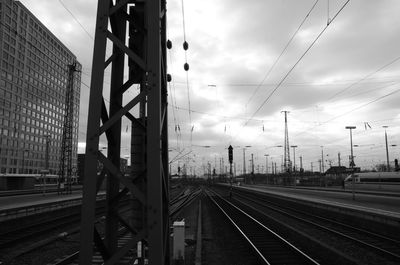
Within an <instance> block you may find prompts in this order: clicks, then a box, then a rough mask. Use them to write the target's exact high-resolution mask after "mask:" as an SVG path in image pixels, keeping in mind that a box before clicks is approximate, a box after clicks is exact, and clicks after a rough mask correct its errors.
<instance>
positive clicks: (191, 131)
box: [181, 0, 194, 145]
mask: <svg viewBox="0 0 400 265" xmlns="http://www.w3.org/2000/svg"><path fill="white" fill-rule="evenodd" d="M181 6H182V28H183V49H184V51H185V64H184V69H185V71H186V89H187V99H188V109H189V110H188V112H189V124H190V127H191V128H190V145H191V144H192V140H193V138H192V137H193V129H194V125H193V124H192V114H191V104H190V86H189V73H188V72H189V64H188V62H187V50H188V48H189V45H188V43H187V41H186V23H185V7H184V1H183V0H181Z"/></svg>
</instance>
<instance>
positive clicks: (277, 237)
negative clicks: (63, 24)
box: [207, 191, 319, 264]
mask: <svg viewBox="0 0 400 265" xmlns="http://www.w3.org/2000/svg"><path fill="white" fill-rule="evenodd" d="M211 192H212V193H213V194H214V195H215V196H217V197H218V198H219V199H220V200H222V201H224V202H225V203H227V204H228V205H230V206H231V207H233V208H234V209H236V210H237V211H239V212H240V213H241V214H242V215H243V216H246V217H247V218H248V219H250V220H252V221H253V222H254V223H256V224H258V225H259V226H261V227H262V228H264V230H265V231H268V233H269V234H272V235H273V236H274V237H275V238H276V239H278V240H279V242H280V243H283V244H284V245H286V246H288V247H289V248H290V249H291V250H292V251H294V252H295V253H296V254H298V255H300V256H301V257H303V258H305V260H306V262H307V263H309V264H319V263H318V262H317V261H316V260H314V259H313V258H311V257H310V256H308V255H307V254H306V253H304V252H303V251H301V250H300V249H298V248H297V247H296V246H294V245H293V244H291V243H290V242H289V241H287V240H286V239H284V238H283V237H282V236H280V235H279V234H277V233H276V232H274V231H273V230H271V229H270V228H268V227H267V226H265V225H264V224H263V223H261V222H260V221H258V220H257V219H255V218H254V217H252V216H251V215H250V214H248V213H247V212H245V211H244V210H242V209H240V208H239V207H237V206H236V205H234V204H232V203H231V202H229V201H227V200H225V199H224V198H222V197H221V196H220V195H219V194H217V193H216V192H214V191H211ZM207 195H208V196H209V198H210V199H211V200H212V201H213V203H214V204H215V205H216V206H217V207H218V208H219V209H220V210H221V211H222V212H223V213H224V215H225V216H226V217H227V218H228V219H229V220H230V222H231V223H232V224H233V225H234V226H235V227H236V229H238V231H239V232H240V233H241V234H242V235H243V236H244V238H245V239H246V240H247V242H248V243H249V244H250V245H251V246H252V247H253V249H254V250H255V251H256V252H257V254H258V255H259V257H260V258H261V259H262V260H263V262H264V263H265V264H271V263H270V261H268V259H267V258H266V257H265V256H264V254H262V253H261V251H260V250H259V249H258V248H257V246H255V243H254V242H252V240H251V239H250V238H249V237H248V236H247V235H246V233H245V232H244V231H243V229H241V228H240V227H239V225H238V224H236V222H235V221H234V220H233V218H232V217H231V216H229V214H228V213H227V212H226V211H225V210H224V209H223V207H222V206H221V205H220V204H218V202H216V200H215V199H214V198H213V197H212V196H211V195H210V194H209V192H207ZM299 262H300V261H299Z"/></svg>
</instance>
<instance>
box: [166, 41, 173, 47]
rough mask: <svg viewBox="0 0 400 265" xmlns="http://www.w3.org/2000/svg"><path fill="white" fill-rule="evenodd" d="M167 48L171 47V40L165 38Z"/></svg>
mask: <svg viewBox="0 0 400 265" xmlns="http://www.w3.org/2000/svg"><path fill="white" fill-rule="evenodd" d="M167 48H168V49H172V42H171V41H170V40H167Z"/></svg>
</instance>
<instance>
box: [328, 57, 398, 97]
mask: <svg viewBox="0 0 400 265" xmlns="http://www.w3.org/2000/svg"><path fill="white" fill-rule="evenodd" d="M398 60H400V56H399V57H397V58H395V59H394V60H392V61H390V62H389V63H387V64H385V65H383V66H381V67H380V68H378V69H377V70H375V71H373V72H371V73H369V74H367V75H366V76H364V77H363V78H361V79H360V80H358V81H357V82H355V83H352V84H351V85H349V86H348V87H345V88H344V89H342V90H340V91H339V92H337V93H335V94H334V95H333V96H331V97H330V98H329V99H328V101H329V100H332V99H333V98H335V97H337V96H338V95H340V94H343V93H344V92H346V91H347V90H349V89H350V88H352V87H353V86H355V85H357V84H359V83H361V82H362V81H364V80H365V79H367V78H368V77H370V76H372V75H374V74H376V73H378V72H380V71H382V70H383V69H385V68H386V67H388V66H390V65H392V64H394V63H395V62H397V61H398Z"/></svg>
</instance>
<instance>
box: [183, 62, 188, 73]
mask: <svg viewBox="0 0 400 265" xmlns="http://www.w3.org/2000/svg"><path fill="white" fill-rule="evenodd" d="M183 68H184V69H185V71H189V64H188V63H185V64H184V65H183Z"/></svg>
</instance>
